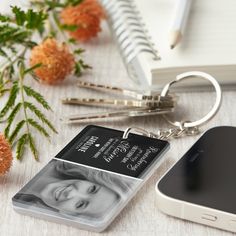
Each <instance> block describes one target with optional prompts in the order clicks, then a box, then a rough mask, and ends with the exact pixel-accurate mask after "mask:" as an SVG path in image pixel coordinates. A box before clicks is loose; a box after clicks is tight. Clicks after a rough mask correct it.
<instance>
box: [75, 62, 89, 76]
mask: <svg viewBox="0 0 236 236" xmlns="http://www.w3.org/2000/svg"><path fill="white" fill-rule="evenodd" d="M86 69H92V67H91V66H90V65H87V64H85V63H84V61H83V60H82V59H80V60H79V61H77V62H76V63H75V70H74V74H75V75H76V76H81V74H82V72H83V71H84V70H86Z"/></svg>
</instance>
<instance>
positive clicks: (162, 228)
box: [0, 25, 236, 236]
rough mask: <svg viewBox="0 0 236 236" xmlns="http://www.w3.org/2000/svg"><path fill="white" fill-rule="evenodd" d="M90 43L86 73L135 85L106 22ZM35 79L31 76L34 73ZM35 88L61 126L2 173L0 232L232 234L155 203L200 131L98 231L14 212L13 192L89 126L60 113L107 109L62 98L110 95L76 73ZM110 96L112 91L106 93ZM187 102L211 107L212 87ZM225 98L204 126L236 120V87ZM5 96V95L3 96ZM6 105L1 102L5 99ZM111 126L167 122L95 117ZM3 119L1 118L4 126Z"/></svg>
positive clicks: (174, 148) (189, 112) (17, 235)
mask: <svg viewBox="0 0 236 236" xmlns="http://www.w3.org/2000/svg"><path fill="white" fill-rule="evenodd" d="M84 47H85V48H86V49H87V52H86V59H87V60H86V61H87V62H88V63H89V64H91V65H92V66H93V70H92V71H91V72H89V73H87V74H86V75H85V76H83V78H82V79H84V80H88V81H92V82H97V83H104V84H110V85H117V86H124V87H128V86H129V87H134V85H133V84H132V83H131V82H130V81H129V79H128V76H127V73H126V70H125V68H124V65H123V63H122V60H121V58H120V55H119V53H118V50H117V48H116V46H115V44H114V43H112V40H111V36H110V34H109V31H108V29H107V26H106V25H104V31H103V33H102V34H100V36H99V38H98V39H95V40H93V41H92V42H91V43H89V44H87V45H85V46H84ZM29 80H30V79H29ZM28 83H29V84H31V85H32V86H33V87H34V88H36V89H37V90H38V91H40V92H41V93H42V94H43V95H44V96H45V97H46V98H47V100H48V101H49V102H50V104H51V105H52V108H53V110H54V113H51V114H50V113H49V114H48V115H49V117H50V120H51V121H52V123H54V124H55V126H56V127H57V130H58V132H59V134H58V135H54V134H52V139H51V142H48V141H47V140H42V138H41V137H40V136H38V133H36V132H35V133H34V137H35V138H36V143H37V145H38V147H40V161H39V162H36V161H35V160H34V159H33V158H32V155H31V154H30V152H28V151H27V152H26V154H25V155H24V159H23V160H22V162H19V161H16V160H14V163H13V166H12V168H11V171H10V172H9V173H8V174H7V175H6V176H5V177H1V178H0V235H1V236H48V235H52V236H54V235H60V236H63V235H66V236H72V235H73V236H74V235H83V236H95V235H106V236H108V235H113V236H139V235H140V236H141V235H142V236H154V235H160V236H167V235H168V236H172V235H180V236H183V235H191V236H199V235H204V236H212V235H215V236H230V235H233V234H231V233H229V232H226V231H221V230H218V229H214V228H210V227H206V226H203V225H200V224H195V223H191V222H188V221H183V220H180V219H176V218H173V217H170V216H167V215H165V214H163V213H162V212H160V211H159V210H158V208H157V206H156V194H155V189H154V186H155V183H156V181H157V180H158V179H159V178H160V177H161V176H162V175H163V174H164V173H165V171H166V170H167V169H168V168H169V167H170V166H171V165H173V164H174V163H175V162H176V161H177V160H178V159H179V158H180V157H181V156H182V155H183V154H184V153H185V152H186V151H187V149H188V148H189V147H190V146H191V145H192V144H193V143H194V142H195V141H196V140H197V139H198V137H199V136H195V137H185V138H181V139H177V140H172V141H171V149H170V151H169V152H168V153H167V154H166V156H165V157H164V158H165V161H164V163H163V165H161V167H160V168H159V169H158V170H157V171H156V172H155V174H154V175H153V176H152V177H151V178H150V179H149V181H148V182H147V183H146V184H145V186H144V187H143V188H142V189H141V190H140V191H139V192H138V194H137V195H136V197H134V198H133V200H131V202H130V203H129V204H128V205H127V207H125V209H124V210H123V211H122V212H121V214H120V215H119V216H118V217H117V218H116V219H115V221H114V222H113V223H112V224H111V226H110V227H108V229H107V230H106V231H105V232H103V233H101V234H96V233H92V232H88V231H82V230H79V229H76V228H72V227H68V226H65V225H59V224H56V223H51V222H47V221H44V220H39V219H36V218H33V217H28V216H24V215H20V214H18V213H16V212H14V210H13V208H12V204H11V198H12V196H13V195H14V194H15V193H16V192H17V191H18V190H19V189H20V188H21V187H22V186H23V185H24V184H25V183H27V182H28V181H29V180H30V179H31V178H32V177H33V176H34V175H35V174H36V173H37V172H38V171H39V170H40V169H41V168H42V167H43V166H44V165H45V164H46V163H47V162H48V161H49V160H51V158H52V157H53V156H55V155H56V154H57V153H58V152H59V151H60V150H61V149H62V148H63V147H64V146H65V145H66V144H67V143H68V142H69V141H70V140H71V139H72V138H73V137H74V136H75V135H76V134H78V133H79V132H80V131H81V130H82V129H83V128H84V126H85V124H80V125H66V124H62V123H61V121H60V118H61V117H63V116H64V115H67V114H75V113H84V112H96V111H98V110H101V111H102V110H105V108H104V109H102V108H100V109H97V108H86V107H75V106H65V105H62V104H61V102H60V99H61V98H63V97H67V96H70V97H76V96H81V97H82V96H88V97H89V96H97V97H98V96H105V94H102V93H99V92H97V93H94V92H91V91H89V90H86V89H79V88H77V87H76V86H75V84H76V79H75V78H70V79H69V80H67V81H65V83H63V84H62V85H60V86H59V85H58V86H46V85H42V84H38V83H36V82H34V81H29V82H28ZM107 96H109V95H107ZM180 97H181V99H180V102H181V104H183V105H182V106H181V107H180V108H178V109H179V111H180V112H179V114H181V115H183V116H184V117H185V119H186V120H193V119H195V118H198V117H199V118H200V117H201V116H202V115H203V114H205V113H207V112H208V110H209V108H210V107H211V106H212V104H213V102H214V93H213V92H195V93H183V94H181V95H180ZM223 98H224V99H223V104H222V107H221V109H220V111H219V113H218V114H217V115H216V117H215V118H214V119H213V120H211V121H210V122H209V123H208V124H206V125H205V126H204V127H202V131H204V130H207V129H208V128H211V127H213V126H218V125H235V124H236V110H235V104H236V92H235V91H233V90H232V91H226V92H224V95H223ZM1 101H2V100H1ZM0 106H2V103H1V104H0ZM94 124H97V125H104V126H108V127H111V128H116V129H121V130H124V129H125V128H126V127H128V126H138V127H142V128H144V129H147V130H150V131H153V132H155V131H156V130H157V129H159V128H165V127H168V125H167V124H166V123H165V122H164V121H163V120H162V119H161V118H160V117H157V116H151V117H144V118H131V119H112V120H107V121H106V122H105V121H102V122H94ZM3 126H4V124H0V131H2V130H3Z"/></svg>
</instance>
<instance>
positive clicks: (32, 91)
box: [23, 85, 51, 110]
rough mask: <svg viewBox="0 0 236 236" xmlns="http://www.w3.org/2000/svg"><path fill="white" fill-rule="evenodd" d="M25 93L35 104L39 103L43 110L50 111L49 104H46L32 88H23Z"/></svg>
mask: <svg viewBox="0 0 236 236" xmlns="http://www.w3.org/2000/svg"><path fill="white" fill-rule="evenodd" d="M23 87H24V90H25V93H26V94H27V96H30V97H33V98H34V99H35V100H36V101H37V102H39V103H40V104H41V105H42V106H43V107H44V108H45V109H47V110H51V107H50V106H49V104H48V103H47V101H46V100H45V99H44V97H43V96H42V95H41V94H40V93H38V92H36V91H35V90H33V89H32V88H30V87H28V86H25V85H24V86H23Z"/></svg>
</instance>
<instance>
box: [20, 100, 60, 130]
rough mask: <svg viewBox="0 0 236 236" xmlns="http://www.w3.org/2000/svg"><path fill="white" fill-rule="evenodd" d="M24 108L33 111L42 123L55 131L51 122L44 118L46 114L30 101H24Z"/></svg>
mask: <svg viewBox="0 0 236 236" xmlns="http://www.w3.org/2000/svg"><path fill="white" fill-rule="evenodd" d="M24 105H25V108H28V109H29V110H30V111H31V112H33V113H34V114H35V115H36V116H37V117H38V118H39V119H40V120H41V121H42V122H43V123H45V124H46V125H47V126H48V127H49V128H50V129H51V130H52V131H54V132H55V133H57V131H56V129H55V128H54V126H53V125H52V124H51V122H50V121H49V120H48V119H47V118H46V116H45V115H44V114H43V113H42V112H41V111H40V110H39V109H38V108H37V107H36V106H35V105H34V104H33V103H30V102H25V104H24Z"/></svg>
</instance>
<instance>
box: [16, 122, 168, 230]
mask: <svg viewBox="0 0 236 236" xmlns="http://www.w3.org/2000/svg"><path fill="white" fill-rule="evenodd" d="M122 136H123V132H122V131H119V130H114V129H108V128H104V127H98V126H87V127H86V128H85V129H84V130H82V132H80V133H79V134H78V135H77V136H76V137H75V138H74V139H73V140H72V141H71V142H70V143H69V144H68V145H67V146H66V147H65V148H64V149H63V150H62V151H61V152H60V153H58V154H57V155H56V156H55V157H54V158H53V159H52V160H51V161H50V162H49V163H48V164H47V165H46V166H45V167H44V168H43V169H42V170H41V171H40V172H39V173H38V174H37V175H36V176H35V177H34V178H33V179H32V180H31V181H29V183H27V184H26V185H25V186H24V187H23V188H22V189H21V190H20V191H19V192H18V193H17V194H16V195H15V196H14V197H13V199H12V202H13V207H14V209H15V210H16V211H17V212H19V213H23V214H27V215H31V216H35V217H39V218H42V219H46V220H51V221H54V222H57V223H60V224H67V225H70V226H75V227H79V228H81V229H86V230H92V231H97V232H100V231H102V230H104V229H105V228H106V227H107V226H108V225H109V224H110V223H111V221H112V220H113V219H114V218H115V217H116V215H117V214H118V213H119V212H120V211H121V210H122V209H123V208H124V207H125V206H126V204H127V203H128V201H129V200H130V199H131V198H132V197H133V196H134V195H135V193H136V192H137V191H138V190H139V189H140V188H141V187H142V185H143V184H144V183H145V182H146V180H147V179H148V178H149V177H150V176H151V175H152V173H153V172H154V171H155V170H156V168H157V167H158V166H159V165H160V163H161V161H162V160H163V158H162V157H163V155H164V153H165V152H166V151H167V150H168V148H169V143H168V142H167V141H164V140H158V139H154V138H149V137H145V136H142V135H136V134H131V135H129V137H128V138H127V139H125V140H124V139H123V138H122Z"/></svg>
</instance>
